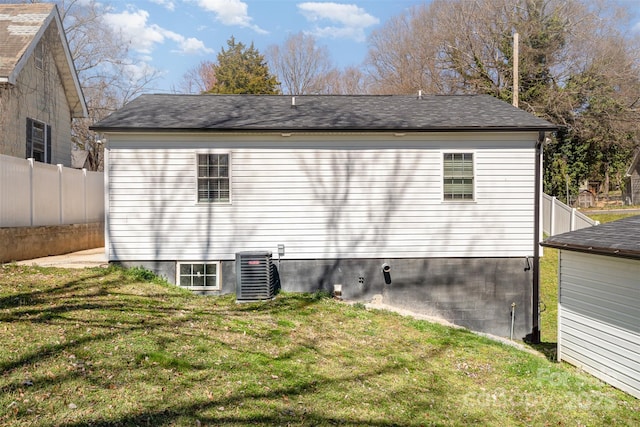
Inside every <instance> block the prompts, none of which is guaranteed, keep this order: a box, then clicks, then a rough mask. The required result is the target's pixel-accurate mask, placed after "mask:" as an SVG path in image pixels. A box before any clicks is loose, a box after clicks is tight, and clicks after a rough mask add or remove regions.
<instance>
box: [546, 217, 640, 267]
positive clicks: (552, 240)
mask: <svg viewBox="0 0 640 427" xmlns="http://www.w3.org/2000/svg"><path fill="white" fill-rule="evenodd" d="M542 246H549V247H552V248H558V249H566V250H573V251H579V252H588V253H595V254H600V255H613V256H619V257H624V258H635V259H640V215H637V216H632V217H628V218H624V219H620V220H618V221H613V222H608V223H606V224H600V225H595V226H593V227H589V228H583V229H580V230H576V231H571V232H568V233H563V234H558V235H557V236H552V237H549V238H547V239H545V241H544V242H542Z"/></svg>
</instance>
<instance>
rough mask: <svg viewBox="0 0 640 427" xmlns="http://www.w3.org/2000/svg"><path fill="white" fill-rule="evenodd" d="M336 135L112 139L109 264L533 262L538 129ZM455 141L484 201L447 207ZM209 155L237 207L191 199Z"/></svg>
mask: <svg viewBox="0 0 640 427" xmlns="http://www.w3.org/2000/svg"><path fill="white" fill-rule="evenodd" d="M149 138H151V137H149ZM222 138H226V139H222ZM327 138H332V139H331V141H324V140H322V139H321V138H319V137H316V138H312V137H309V138H304V137H298V138H297V139H295V137H289V138H281V137H279V136H277V137H274V136H265V137H263V138H258V137H246V138H242V137H237V139H233V138H232V137H216V138H213V137H208V136H206V135H203V136H201V137H193V136H191V137H185V138H184V139H182V140H178V139H177V137H176V136H162V137H159V139H160V140H158V139H155V140H154V139H148V140H142V139H134V138H131V139H129V140H128V139H126V138H124V136H123V135H113V136H111V138H110V146H111V147H110V157H109V186H110V188H109V218H108V219H109V232H108V233H109V238H110V248H109V256H110V259H111V260H127V259H129V260H131V259H144V260H167V259H175V260H180V259H216V260H230V259H234V257H235V253H236V252H239V251H243V250H272V251H273V252H277V245H278V244H284V245H285V246H286V248H287V249H286V250H287V256H286V258H289V259H315V258H338V257H354V258H358V257H360V258H364V257H399V258H402V257H485V256H488V257H493V256H495V257H519V256H531V255H532V254H533V243H532V242H533V209H534V184H533V181H534V162H535V151H534V148H533V146H534V143H535V140H536V138H537V133H530V134H525V135H521V134H520V135H518V134H510V135H508V137H507V136H503V135H499V134H498V135H492V136H485V137H484V139H480V140H474V139H473V135H468V134H464V135H463V134H448V135H440V136H438V137H431V139H430V140H415V141H412V140H406V141H405V140H403V139H400V138H397V139H391V140H389V139H383V138H382V137H380V136H376V135H372V136H365V137H361V138H360V139H357V138H354V139H350V138H349V136H335V135H330V136H328V137H327ZM387 138H389V136H387ZM391 138H393V137H391ZM422 138H424V137H422ZM452 138H463V139H452ZM465 138H466V139H465ZM149 146H151V147H162V149H159V148H145V147H149ZM451 146H456V147H458V146H459V147H460V148H462V149H465V150H470V149H471V148H472V147H473V152H474V163H475V164H474V166H475V171H474V173H475V178H474V179H475V192H476V195H475V198H476V202H475V203H473V204H469V203H458V204H456V203H450V202H443V199H442V170H443V165H442V162H443V157H442V153H443V150H444V149H445V148H447V147H451ZM207 149H210V150H211V152H215V151H216V150H227V151H228V152H229V153H230V158H232V159H233V180H232V183H231V187H232V188H231V193H232V194H233V203H224V204H217V203H204V204H202V203H200V204H199V203H196V202H195V201H194V200H196V197H195V189H196V185H197V184H196V180H197V178H196V174H195V173H194V172H193V167H194V166H193V165H194V161H193V159H194V153H196V152H197V153H202V152H206V150H207Z"/></svg>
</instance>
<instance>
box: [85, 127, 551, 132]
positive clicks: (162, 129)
mask: <svg viewBox="0 0 640 427" xmlns="http://www.w3.org/2000/svg"><path fill="white" fill-rule="evenodd" d="M89 129H91V130H93V131H95V132H102V133H224V134H232V133H291V134H294V133H295V134H311V133H312V134H317V133H335V132H339V133H398V134H402V133H435V132H444V133H446V132H554V131H555V130H557V129H556V128H551V127H544V128H541V127H456V128H450V127H430V128H393V127H389V128H375V129H368V128H277V129H276V128H230V129H220V128H167V127H146V128H142V127H118V126H115V127H111V126H91V127H90V128H89Z"/></svg>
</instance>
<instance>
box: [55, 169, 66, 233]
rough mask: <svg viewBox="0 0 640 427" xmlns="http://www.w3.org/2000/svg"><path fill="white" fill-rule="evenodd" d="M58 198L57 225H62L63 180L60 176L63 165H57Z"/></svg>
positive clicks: (62, 171)
mask: <svg viewBox="0 0 640 427" xmlns="http://www.w3.org/2000/svg"><path fill="white" fill-rule="evenodd" d="M56 166H58V198H59V199H60V209H59V210H58V212H59V215H58V225H62V224H64V205H65V203H64V180H63V176H62V174H63V173H64V170H63V165H62V164H61V163H58V164H57V165H56Z"/></svg>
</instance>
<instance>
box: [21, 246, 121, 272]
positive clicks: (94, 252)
mask: <svg viewBox="0 0 640 427" xmlns="http://www.w3.org/2000/svg"><path fill="white" fill-rule="evenodd" d="M16 264H18V265H37V266H40V267H59V268H86V267H107V266H108V265H109V263H108V262H107V257H106V255H105V253H104V248H95V249H87V250H85V251H79V252H72V253H70V254H64V255H55V256H48V257H44V258H36V259H27V260H24V261H18V262H16Z"/></svg>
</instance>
